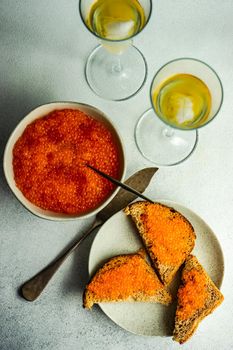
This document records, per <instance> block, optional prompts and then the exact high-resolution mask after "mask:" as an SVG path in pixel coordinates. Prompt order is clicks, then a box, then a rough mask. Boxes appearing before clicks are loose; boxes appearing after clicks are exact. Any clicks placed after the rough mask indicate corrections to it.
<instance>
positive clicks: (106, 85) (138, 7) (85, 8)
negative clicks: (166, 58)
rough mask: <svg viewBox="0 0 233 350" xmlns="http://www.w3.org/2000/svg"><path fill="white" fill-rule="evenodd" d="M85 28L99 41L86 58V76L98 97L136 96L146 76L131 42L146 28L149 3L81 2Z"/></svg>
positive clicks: (147, 0) (142, 61)
mask: <svg viewBox="0 0 233 350" xmlns="http://www.w3.org/2000/svg"><path fill="white" fill-rule="evenodd" d="M79 9H80V15H81V18H82V21H83V23H84V24H85V26H86V28H87V29H88V30H89V31H90V32H91V33H92V34H93V35H95V36H96V37H97V38H98V39H99V40H100V45H99V46H97V47H96V48H95V49H94V50H93V51H92V52H91V54H90V55H89V57H88V60H87V62H86V67H85V76H86V80H87V83H88V84H89V86H90V88H91V89H92V90H93V91H94V92H95V93H96V94H97V95H99V96H100V97H103V98H105V99H108V100H113V101H121V100H126V99H128V98H130V97H132V96H133V95H135V94H136V93H137V92H138V91H139V90H140V89H141V88H142V86H143V85H144V83H145V81H146V77H147V63H146V60H145V58H144V56H143V54H142V53H141V52H140V51H139V50H138V49H137V48H136V47H135V46H133V45H132V39H133V38H134V37H135V36H136V35H138V34H139V33H140V32H141V31H142V30H143V29H144V28H145V26H146V25H147V23H148V21H149V19H150V16H151V11H152V1H151V0H117V1H115V0H80V2H79Z"/></svg>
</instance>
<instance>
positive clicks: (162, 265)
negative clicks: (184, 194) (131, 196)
mask: <svg viewBox="0 0 233 350" xmlns="http://www.w3.org/2000/svg"><path fill="white" fill-rule="evenodd" d="M124 212H125V214H126V215H129V216H131V218H132V220H133V221H134V223H135V224H136V227H137V231H138V233H139V235H140V236H141V238H142V241H143V243H144V246H145V248H146V250H147V252H148V254H149V256H150V258H151V262H152V263H153V265H154V267H155V269H156V270H157V272H158V274H159V277H160V279H161V281H162V282H163V283H164V284H168V283H170V282H171V281H172V279H173V277H174V275H175V274H176V272H177V270H178V269H179V267H180V266H181V265H182V264H183V262H184V261H185V258H186V257H187V256H188V255H189V254H190V253H191V251H192V250H193V248H194V245H195V239H196V235H195V232H194V229H193V227H192V225H191V223H190V222H189V221H188V220H187V219H186V218H185V217H184V216H183V215H182V214H180V213H179V212H177V211H176V210H175V209H173V208H170V207H168V206H165V205H163V204H160V203H150V202H146V201H138V202H134V203H132V204H130V205H129V206H127V207H126V208H125V209H124Z"/></svg>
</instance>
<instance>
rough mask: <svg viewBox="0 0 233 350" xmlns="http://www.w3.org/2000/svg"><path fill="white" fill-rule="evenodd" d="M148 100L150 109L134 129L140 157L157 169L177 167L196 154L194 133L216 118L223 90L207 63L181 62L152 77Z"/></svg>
mask: <svg viewBox="0 0 233 350" xmlns="http://www.w3.org/2000/svg"><path fill="white" fill-rule="evenodd" d="M150 98H151V105H152V109H150V110H148V111H147V112H146V113H144V114H143V116H142V117H141V118H140V119H139V121H138V124H137V126H136V129H135V138H136V143H137V146H138V148H139V150H140V152H141V153H142V154H143V156H144V157H145V158H147V159H149V160H150V161H151V162H153V163H155V164H157V165H160V166H163V165H164V166H169V165H175V164H179V163H181V162H182V161H184V160H185V159H187V158H188V157H189V156H190V155H191V154H192V152H193V151H194V150H195V148H196V145H197V141H198V132H197V129H199V128H201V127H203V126H205V125H207V124H208V123H209V122H210V121H211V120H213V119H214V118H215V116H216V115H217V114H218V112H219V110H220V108H221V105H222V101H223V88H222V83H221V80H220V78H219V77H218V75H217V73H216V72H215V71H214V70H213V69H212V68H211V67H210V66H209V65H207V64H206V63H204V62H202V61H200V60H197V59H193V58H180V59H175V60H173V61H170V62H168V63H166V64H165V65H164V66H162V67H161V68H160V69H159V70H158V72H157V73H156V74H155V76H154V78H153V81H152V84H151V89H150Z"/></svg>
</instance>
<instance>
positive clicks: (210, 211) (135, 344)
mask: <svg viewBox="0 0 233 350" xmlns="http://www.w3.org/2000/svg"><path fill="white" fill-rule="evenodd" d="M153 3H154V11H153V14H152V17H151V20H150V23H149V24H148V26H147V28H146V29H145V30H144V31H143V32H142V33H141V34H139V35H138V36H137V38H136V39H135V41H134V44H135V45H136V46H137V47H138V48H139V49H140V50H141V51H142V52H143V53H144V55H145V57H146V59H147V62H148V67H149V72H148V79H147V82H146V85H145V86H144V87H143V89H142V90H141V91H140V92H139V93H138V94H137V95H136V96H135V97H133V98H131V99H129V100H128V101H125V102H120V103H119V102H118V103H114V102H109V101H105V100H103V99H101V98H99V97H97V96H95V95H94V94H93V92H92V91H91V90H90V89H89V87H88V85H87V84H86V82H85V77H84V64H85V60H86V59H87V57H88V54H89V53H90V51H91V50H92V49H93V48H94V47H95V46H96V45H97V41H96V38H95V37H94V36H92V35H91V34H90V33H89V32H88V31H87V30H86V28H85V27H84V25H83V24H82V22H81V19H80V17H79V12H78V1H75V0H69V1H67V0H56V1H55V0H49V1H48V0H41V1H36V0H24V1H22V0H18V1H17V0H1V1H0V158H1V162H2V156H3V151H4V147H5V144H6V141H7V139H8V137H9V135H10V133H11V131H12V130H13V129H14V127H15V126H16V124H17V123H18V122H19V120H20V119H21V118H23V117H24V116H25V115H26V114H27V113H28V112H29V111H30V110H31V109H33V108H35V107H36V106H38V105H39V104H43V103H46V102H50V101H57V100H70V101H72V100H73V101H79V102H84V103H89V104H92V105H94V106H96V107H98V108H100V109H102V110H103V111H104V112H105V113H107V114H108V115H109V117H110V118H111V119H112V120H113V121H114V122H115V124H116V125H117V126H118V128H119V130H120V133H121V135H122V138H123V140H124V143H125V146H126V157H127V162H128V167H127V176H128V175H131V174H132V173H133V172H134V171H136V170H138V169H140V168H143V167H145V166H152V164H151V163H149V162H148V161H147V160H145V159H144V158H143V157H142V156H141V154H140V153H139V151H138V150H137V148H136V145H135V141H134V127H135V124H136V121H137V120H138V118H139V117H140V115H141V114H142V113H143V112H144V111H145V110H146V109H148V108H149V107H150V101H149V86H150V83H151V80H152V76H153V75H154V73H155V71H156V70H157V69H158V68H160V67H161V65H163V64H164V63H165V62H167V61H169V60H171V59H173V58H178V57H194V58H198V59H201V60H203V61H205V62H207V63H209V64H210V65H211V66H212V67H213V68H214V69H215V70H216V71H217V72H218V74H219V76H220V78H221V80H222V83H223V87H224V94H225V97H224V103H223V106H222V109H221V111H220V113H219V115H218V116H217V117H216V119H215V120H214V121H213V122H212V123H210V124H209V125H208V126H207V127H205V128H203V129H201V130H200V132H199V136H200V138H199V143H198V146H197V149H196V150H195V152H194V153H193V155H192V156H191V157H190V158H189V159H188V160H187V161H185V162H184V163H182V164H180V165H179V166H175V167H170V168H161V169H160V170H159V172H158V173H157V174H156V175H155V177H154V179H153V181H152V183H151V185H150V187H149V188H148V190H147V194H148V195H150V196H153V197H154V198H163V199H169V200H173V201H177V202H180V203H182V204H183V205H186V206H187V207H189V208H191V209H192V210H194V211H195V212H197V213H198V214H199V215H200V216H201V217H202V218H203V219H204V220H205V221H206V222H207V223H208V224H209V225H210V226H211V227H212V229H213V230H214V232H215V233H216V235H217V237H218V239H219V241H220V242H221V245H222V248H223V251H224V257H225V266H226V270H225V277H224V282H223V286H222V292H223V294H224V296H225V301H224V303H223V304H222V306H221V307H220V308H219V309H217V310H216V312H215V313H214V314H213V315H211V316H209V317H208V318H207V319H205V320H204V321H203V322H202V323H201V325H200V327H199V328H198V331H197V332H196V334H195V336H194V337H193V338H192V339H191V340H190V341H189V342H188V343H187V344H186V345H184V346H182V349H195V350H196V349H197V350H202V349H203V350H204V349H205V350H208V349H211V350H212V349H216V350H217V349H221V350H228V349H232V348H233V338H232V333H233V325H232V324H233V323H232V315H233V296H232V295H233V293H232V290H233V277H232V270H233V259H232V247H233V232H232V226H233V225H232V210H233V181H232V179H233V162H232V159H233V157H232V150H233V122H232V120H233V119H232V118H233V95H232V91H233V21H232V17H233V1H232V0H221V1H220V0H199V1H198V0H195V1H194V0H175V1H174V0H173V1H172V0H163V1H153ZM92 221H93V219H88V220H86V221H75V222H70V223H57V222H48V221H45V220H42V219H39V218H37V217H35V216H33V215H32V214H30V213H29V212H28V211H27V210H26V209H24V208H23V207H22V205H21V204H20V203H19V202H18V201H17V200H16V199H15V197H14V196H13V195H12V194H11V192H10V190H9V188H8V187H7V184H6V181H5V179H4V176H3V171H2V168H1V170H0V349H1V350H37V349H46V350H47V349H48V350H52V349H56V350H63V349H67V350H73V349H79V350H81V349H86V350H92V349H93V350H98V349H101V350H102V349H103V348H105V349H109V350H116V349H117V350H121V349H124V350H131V349H133V350H134V349H135V350H139V349H140V350H141V349H162V350H163V349H178V348H179V345H178V344H175V343H174V342H172V340H171V338H159V337H149V338H147V337H140V336H136V335H133V334H130V333H128V332H126V331H125V330H123V329H121V328H119V327H118V326H117V325H115V324H114V323H113V322H112V321H110V320H109V319H108V318H107V317H106V316H105V315H104V314H103V313H102V312H101V310H100V309H99V308H98V307H95V308H94V310H93V311H92V312H87V311H85V310H83V309H82V291H83V289H84V286H85V283H86V282H87V280H88V274H87V262H88V253H89V249H90V246H91V242H92V239H93V237H94V235H93V236H92V237H90V239H89V240H87V241H86V242H85V243H84V244H83V245H82V246H81V247H80V249H79V250H78V251H77V252H75V254H73V255H72V256H71V257H70V258H69V259H68V260H67V261H66V263H65V264H64V266H62V268H61V269H60V270H59V272H58V273H57V274H56V276H55V277H54V279H53V280H52V281H51V283H50V284H49V286H48V287H47V289H46V290H45V292H44V294H43V295H42V296H41V298H40V299H38V300H37V301H36V302H34V303H28V302H26V301H24V300H23V299H21V298H20V297H19V296H18V293H17V290H18V287H19V286H20V285H21V284H22V283H23V282H24V281H25V280H27V279H28V278H30V277H32V276H33V275H34V274H35V273H36V272H37V271H39V270H40V269H41V268H43V267H44V266H45V265H46V264H47V263H49V262H50V261H51V260H52V259H53V258H54V257H56V256H57V255H58V254H59V253H60V252H61V251H62V250H63V249H64V247H66V246H67V245H68V244H69V243H70V242H71V241H73V240H74V239H75V238H77V237H79V236H80V235H81V234H82V232H84V231H85V230H86V229H87V228H88V226H89V225H90V223H91V222H92Z"/></svg>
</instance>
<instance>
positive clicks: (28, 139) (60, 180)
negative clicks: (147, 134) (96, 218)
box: [3, 102, 125, 221]
mask: <svg viewBox="0 0 233 350" xmlns="http://www.w3.org/2000/svg"><path fill="white" fill-rule="evenodd" d="M87 165H92V166H94V167H95V168H97V169H99V170H101V171H103V172H105V173H107V174H108V175H110V176H112V177H115V178H117V179H118V180H120V181H123V179H124V176H125V157H124V147H123V143H122V141H121V138H120V136H119V134H118V132H117V130H116V128H115V127H114V125H113V123H112V122H111V121H110V120H109V118H108V117H107V116H106V115H105V114H104V113H103V112H102V111H100V110H99V109H97V108H95V107H93V106H90V105H87V104H83V103H78V102H53V103H48V104H45V105H42V106H39V107H37V108H35V109H34V110H33V111H31V112H30V113H29V114H28V115H26V116H25V117H24V118H23V119H22V120H21V121H20V123H19V124H18V125H17V126H16V128H15V129H14V131H13V132H12V134H11V136H10V138H9V140H8V142H7V145H6V148H5V152H4V160H3V168H4V173H5V177H6V180H7V183H8V185H9V187H10V189H11V190H12V192H13V193H14V195H15V196H16V197H17V199H18V200H19V201H20V202H21V203H22V204H23V205H24V206H25V207H26V208H27V209H28V210H29V211H30V212H32V213H33V214H35V215H37V216H39V217H42V218H45V219H49V220H58V221H59V220H73V219H83V218H87V217H90V216H92V215H95V214H96V213H97V212H98V211H100V210H101V209H103V208H104V206H106V205H107V204H108V203H109V202H110V201H111V200H112V198H113V197H114V196H115V195H116V193H117V191H118V188H116V187H115V186H114V185H113V184H112V183H111V182H110V181H109V180H106V179H104V178H102V177H101V176H100V175H98V174H96V173H95V172H94V171H93V170H92V169H90V168H88V167H87Z"/></svg>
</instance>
